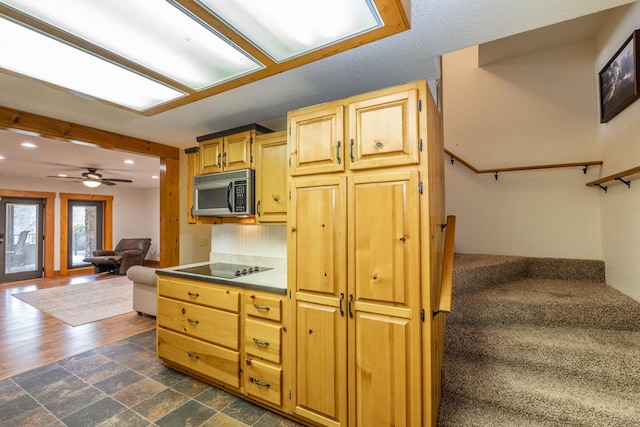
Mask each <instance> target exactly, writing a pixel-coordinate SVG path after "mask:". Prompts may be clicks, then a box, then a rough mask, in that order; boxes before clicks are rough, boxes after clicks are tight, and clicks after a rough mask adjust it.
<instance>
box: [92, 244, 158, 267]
mask: <svg viewBox="0 0 640 427" xmlns="http://www.w3.org/2000/svg"><path fill="white" fill-rule="evenodd" d="M150 247H151V239H149V238H146V237H145V238H134V239H122V240H120V241H119V242H118V244H117V245H116V247H115V248H114V249H113V250H112V251H110V250H105V249H101V250H97V251H93V254H92V256H90V257H87V258H85V259H83V260H82V261H84V262H90V263H91V264H93V271H94V273H96V274H97V273H102V272H105V271H108V272H110V273H117V274H125V273H126V272H127V270H129V268H131V267H132V266H134V265H143V264H144V257H145V256H147V252H149V248H150Z"/></svg>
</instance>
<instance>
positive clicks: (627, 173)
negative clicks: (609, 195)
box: [587, 166, 640, 193]
mask: <svg viewBox="0 0 640 427" xmlns="http://www.w3.org/2000/svg"><path fill="white" fill-rule="evenodd" d="M637 174H640V166H636V167H634V168H631V169H627V170H623V171H622V172H618V173H614V174H613V175H608V176H605V177H604V178H599V179H596V180H595V181H590V182H587V187H598V188H600V189H601V190H603V191H604V192H605V193H606V192H607V187H606V186H605V185H602V184H604V183H605V182H609V181H620V182H621V183H623V184H624V185H626V186H627V187H628V188H631V181H632V180H633V179H637V178H638V177H632V178H629V179H623V178H624V177H631V176H632V175H637Z"/></svg>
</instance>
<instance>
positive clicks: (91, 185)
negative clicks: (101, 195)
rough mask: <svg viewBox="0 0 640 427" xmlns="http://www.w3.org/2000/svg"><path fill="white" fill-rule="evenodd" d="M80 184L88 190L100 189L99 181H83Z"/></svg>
mask: <svg viewBox="0 0 640 427" xmlns="http://www.w3.org/2000/svg"><path fill="white" fill-rule="evenodd" d="M82 183H83V184H84V185H85V186H87V187H89V188H96V187H100V184H101V182H100V181H94V180H92V179H85V180H83V181H82Z"/></svg>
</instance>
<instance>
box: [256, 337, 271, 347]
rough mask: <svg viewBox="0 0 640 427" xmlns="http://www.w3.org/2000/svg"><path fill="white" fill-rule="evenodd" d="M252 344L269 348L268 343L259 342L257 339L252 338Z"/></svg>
mask: <svg viewBox="0 0 640 427" xmlns="http://www.w3.org/2000/svg"><path fill="white" fill-rule="evenodd" d="M253 342H254V343H256V344H258V345H260V346H262V347H269V341H261V340H259V339H258V338H254V339H253Z"/></svg>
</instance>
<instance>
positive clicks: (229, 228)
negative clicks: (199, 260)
mask: <svg viewBox="0 0 640 427" xmlns="http://www.w3.org/2000/svg"><path fill="white" fill-rule="evenodd" d="M212 227H213V229H212V231H211V255H210V260H211V261H213V262H215V261H230V260H231V259H230V257H237V256H239V257H242V258H247V257H251V258H254V259H256V261H259V262H262V263H263V265H266V264H265V262H266V263H267V264H272V263H276V264H282V263H284V264H285V265H286V259H287V227H286V225H245V224H214V225H213V226H212ZM263 258H264V260H262V259H263Z"/></svg>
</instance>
